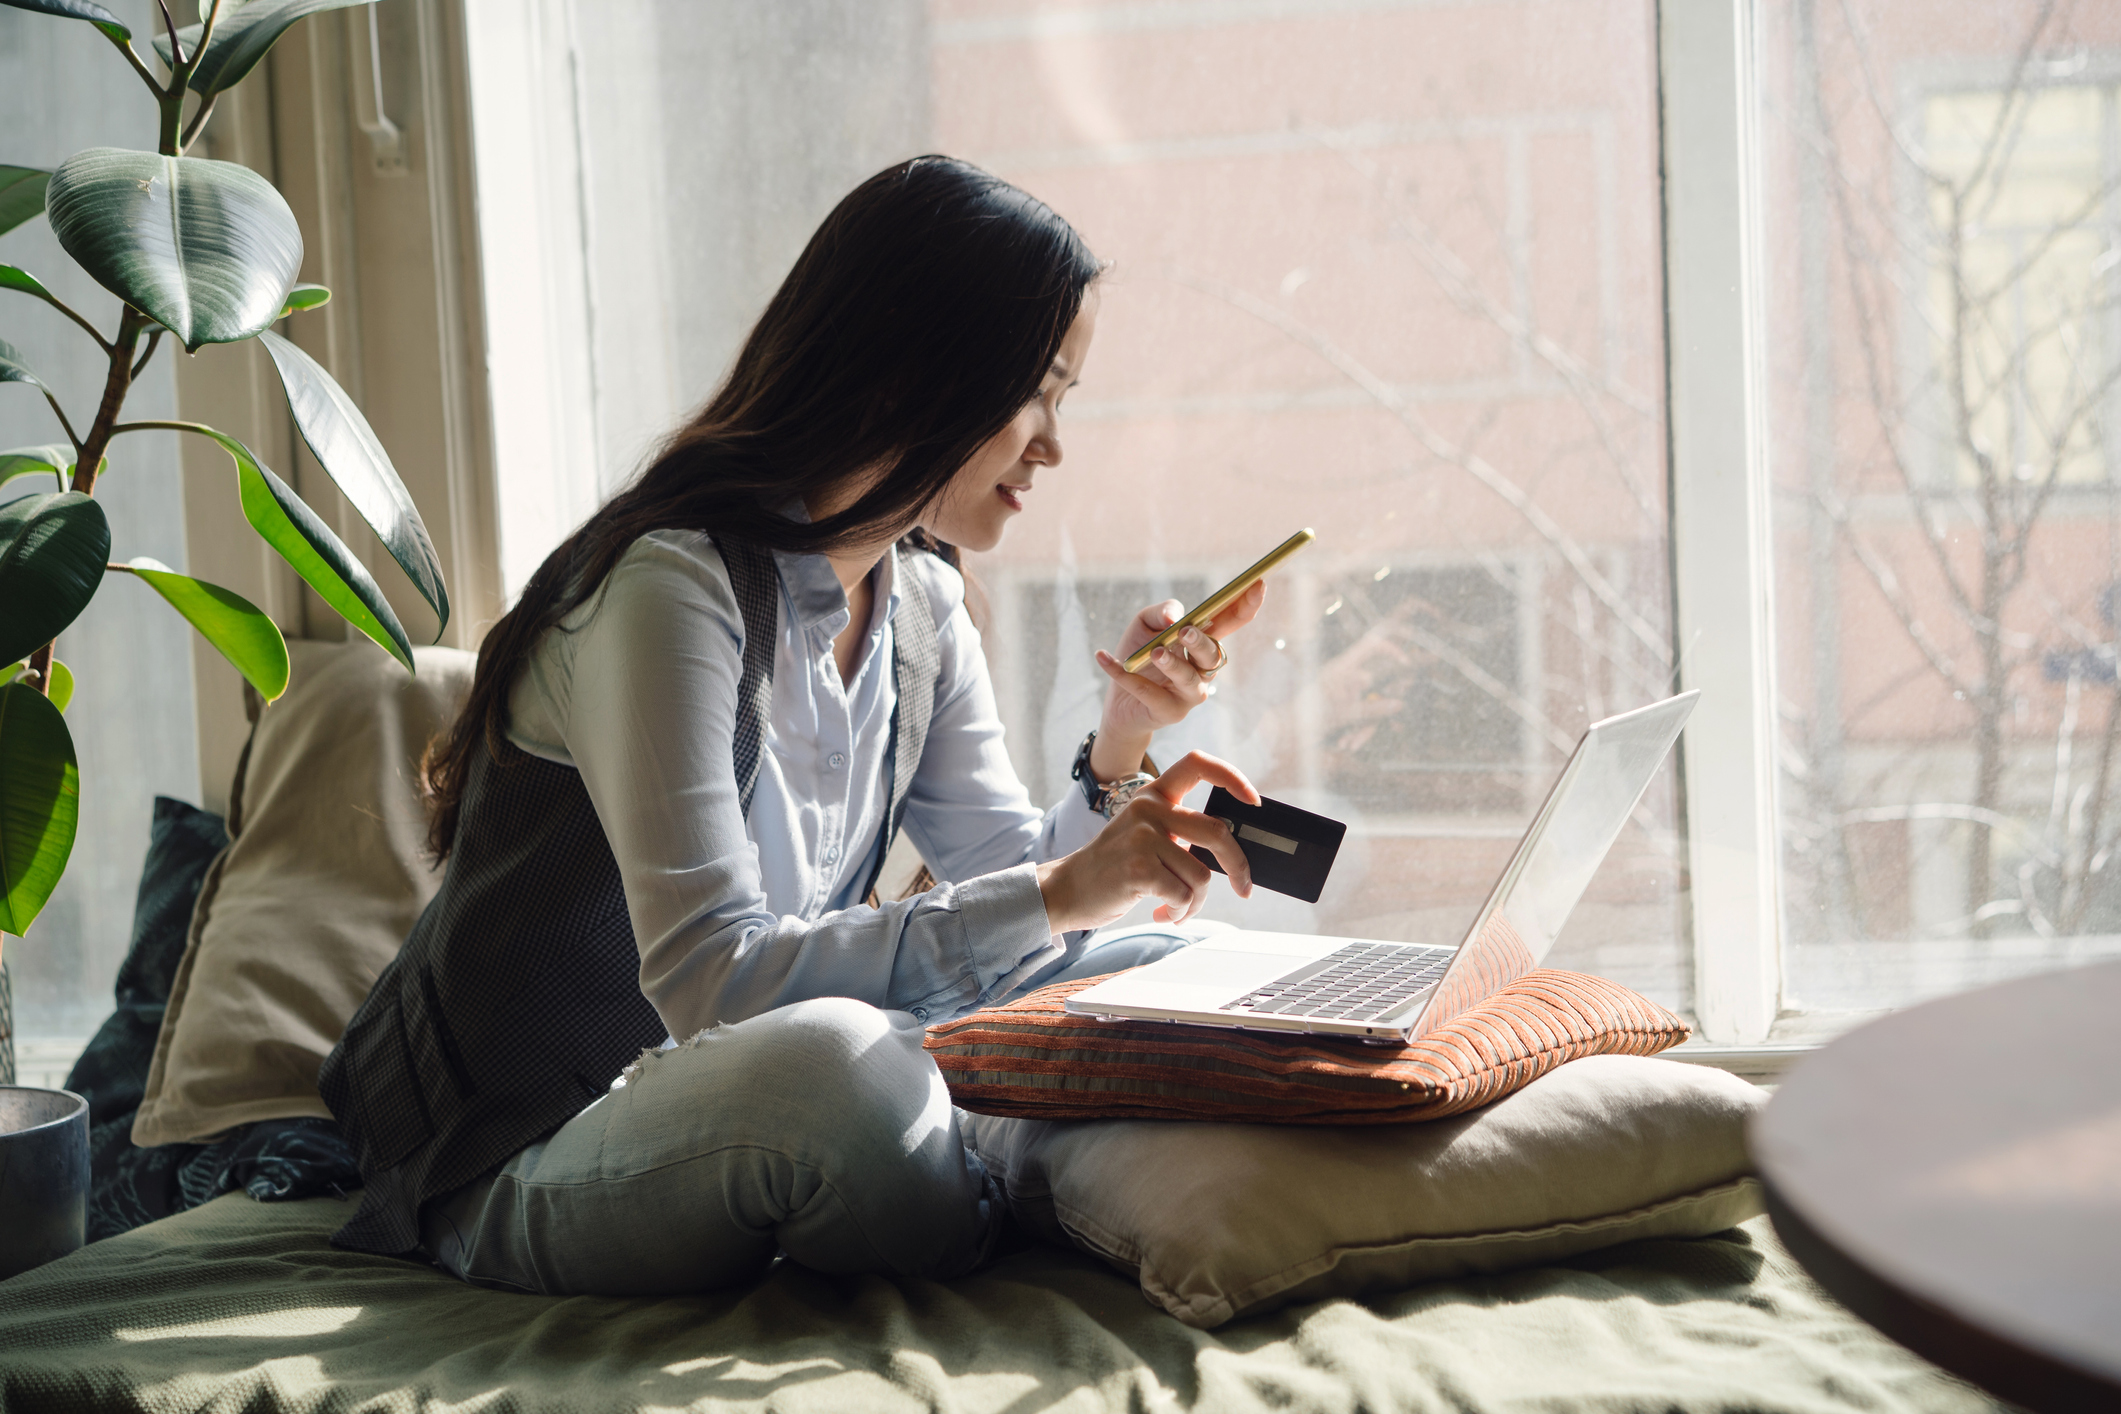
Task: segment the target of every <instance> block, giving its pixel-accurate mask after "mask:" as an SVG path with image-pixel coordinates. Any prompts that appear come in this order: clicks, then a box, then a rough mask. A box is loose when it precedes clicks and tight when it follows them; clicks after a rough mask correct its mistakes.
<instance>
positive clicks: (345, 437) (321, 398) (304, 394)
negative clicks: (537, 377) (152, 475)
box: [258, 329, 449, 638]
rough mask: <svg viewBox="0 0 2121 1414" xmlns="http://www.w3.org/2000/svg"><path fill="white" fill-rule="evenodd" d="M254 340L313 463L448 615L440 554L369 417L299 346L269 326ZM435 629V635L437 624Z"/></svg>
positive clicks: (424, 596)
mask: <svg viewBox="0 0 2121 1414" xmlns="http://www.w3.org/2000/svg"><path fill="white" fill-rule="evenodd" d="M258 342H260V343H262V344H264V345H265V351H266V352H267V353H269V354H271V355H272V361H273V367H275V368H277V369H279V370H280V382H281V383H282V384H283V385H285V387H286V389H287V406H288V408H289V409H290V410H291V411H293V413H294V415H295V426H296V427H298V428H300V429H301V432H302V440H303V441H305V442H307V443H308V444H309V450H310V451H312V452H314V453H316V457H317V462H318V464H319V465H320V466H322V467H323V468H324V470H325V472H326V474H327V475H329V476H330V477H331V479H332V480H333V481H335V482H337V483H338V486H339V489H340V490H341V491H344V492H345V493H346V499H347V500H349V501H351V502H353V508H354V509H355V510H357V511H359V512H360V513H361V519H363V520H365V521H367V522H368V523H369V525H370V526H371V527H373V528H374V530H375V532H376V535H377V537H378V538H379V539H381V540H382V542H383V547H384V548H385V549H387V550H389V551H390V557H391V558H392V559H394V560H396V561H397V562H398V564H399V565H400V566H401V567H402V568H403V569H404V571H405V577H406V578H407V579H409V580H411V581H412V587H413V588H415V589H417V590H419V591H420V597H421V598H422V599H425V600H426V601H427V603H428V605H429V607H431V608H432V609H433V610H434V611H435V616H436V617H437V618H438V619H440V620H441V622H442V623H444V624H446V623H448V622H449V590H448V589H447V588H446V587H445V586H444V585H443V583H442V559H441V556H439V555H437V554H436V553H435V547H434V541H433V540H431V539H430V538H428V534H427V527H426V525H425V524H423V523H422V522H421V520H420V508H419V507H418V506H415V505H414V504H413V503H412V496H411V494H410V493H409V492H407V491H406V489H405V483H404V482H402V481H400V480H399V479H398V469H397V468H396V467H394V466H392V465H391V464H390V454H389V453H388V452H386V451H384V450H383V444H382V443H381V442H380V441H378V440H377V439H376V434H375V431H374V430H373V429H372V428H370V427H369V425H368V419H367V418H365V417H363V416H362V415H361V409H359V408H358V407H355V406H354V400H353V399H352V398H349V397H347V396H346V390H345V389H343V388H341V387H340V386H339V384H338V382H337V380H335V379H334V378H333V377H332V376H331V375H330V374H329V373H327V372H325V371H324V366H323V365H322V364H320V363H318V362H317V361H316V360H315V359H313V358H311V357H310V356H309V355H308V354H306V353H304V352H303V351H302V350H301V349H300V348H299V347H297V346H296V345H294V344H292V343H290V342H288V341H287V340H286V339H283V338H281V337H280V336H279V335H278V334H275V333H273V332H272V331H271V330H270V329H268V330H266V331H265V332H264V333H263V334H260V335H259V336H258ZM436 637H438V638H439V637H440V629H439V628H437V630H436Z"/></svg>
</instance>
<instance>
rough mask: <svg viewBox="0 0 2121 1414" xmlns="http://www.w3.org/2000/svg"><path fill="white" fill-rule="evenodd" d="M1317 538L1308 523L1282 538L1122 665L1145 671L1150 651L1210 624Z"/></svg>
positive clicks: (1138, 649) (1140, 648) (1134, 652)
mask: <svg viewBox="0 0 2121 1414" xmlns="http://www.w3.org/2000/svg"><path fill="white" fill-rule="evenodd" d="M1317 538H1318V537H1317V536H1316V535H1313V534H1312V533H1311V530H1310V527H1308V526H1306V527H1305V528H1304V529H1302V530H1299V531H1297V532H1296V533H1295V534H1294V535H1292V536H1290V537H1289V538H1288V539H1287V540H1284V541H1282V542H1281V544H1279V545H1277V546H1275V547H1274V548H1273V549H1272V550H1270V551H1268V552H1267V554H1266V556H1265V557H1264V558H1262V559H1261V560H1260V562H1259V563H1258V564H1256V565H1254V566H1252V568H1250V569H1248V570H1246V571H1245V572H1244V573H1243V574H1241V575H1239V576H1238V577H1237V578H1235V579H1233V580H1231V581H1230V582H1229V583H1228V584H1226V585H1224V586H1223V587H1222V588H1220V589H1218V590H1216V591H1215V592H1214V593H1213V594H1210V595H1209V596H1208V597H1207V598H1205V599H1203V600H1201V601H1200V602H1199V603H1198V604H1195V605H1194V606H1193V607H1192V608H1191V609H1189V610H1187V611H1186V613H1185V614H1184V615H1183V616H1182V617H1181V618H1180V619H1179V620H1178V622H1177V623H1175V624H1172V625H1171V626H1170V627H1169V628H1167V629H1165V630H1164V631H1163V632H1162V633H1159V634H1158V635H1156V637H1154V638H1152V639H1150V640H1149V641H1148V642H1147V643H1144V644H1143V645H1142V646H1141V647H1139V648H1137V649H1135V650H1134V651H1133V652H1132V653H1129V654H1128V655H1127V661H1126V662H1125V663H1123V664H1121V666H1122V667H1124V668H1125V669H1126V670H1127V671H1128V672H1130V673H1138V672H1140V671H1141V670H1142V667H1143V665H1144V664H1146V663H1147V662H1148V661H1149V655H1150V654H1151V653H1154V652H1155V651H1156V650H1157V649H1159V648H1163V647H1167V646H1169V644H1170V642H1171V640H1172V639H1174V638H1176V637H1178V635H1180V634H1181V633H1184V632H1185V631H1186V630H1187V629H1189V628H1197V627H1199V626H1200V625H1202V624H1205V623H1207V622H1208V621H1209V620H1210V619H1213V618H1214V617H1215V616H1216V615H1217V614H1219V613H1221V612H1222V611H1223V610H1225V609H1227V608H1229V607H1230V604H1231V601H1233V600H1234V599H1236V598H1237V596H1238V595H1240V594H1242V593H1244V592H1245V591H1246V590H1247V589H1250V588H1251V587H1252V585H1253V583H1254V581H1256V580H1262V579H1265V578H1266V577H1267V576H1268V575H1269V574H1270V573H1272V572H1273V571H1274V570H1275V569H1276V568H1277V567H1278V566H1279V565H1280V564H1281V562H1282V561H1283V560H1286V559H1288V558H1289V556H1291V555H1293V554H1295V553H1296V552H1297V551H1298V550H1301V549H1303V547H1304V546H1306V545H1308V544H1310V543H1311V542H1312V541H1313V540H1316V539H1317Z"/></svg>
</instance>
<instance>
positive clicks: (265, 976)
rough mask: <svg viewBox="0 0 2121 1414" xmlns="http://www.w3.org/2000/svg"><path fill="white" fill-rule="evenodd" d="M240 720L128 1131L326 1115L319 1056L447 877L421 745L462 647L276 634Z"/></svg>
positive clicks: (141, 1138)
mask: <svg viewBox="0 0 2121 1414" xmlns="http://www.w3.org/2000/svg"><path fill="white" fill-rule="evenodd" d="M287 646H288V651H289V653H290V655H291V656H292V658H293V660H294V673H293V677H292V679H291V681H290V684H289V686H288V689H287V692H286V694H285V695H284V696H283V697H281V699H280V700H279V701H278V702H276V703H274V704H273V705H272V706H270V707H268V708H266V709H265V711H264V713H263V714H262V715H261V717H260V718H259V721H258V724H257V727H256V728H255V729H254V730H253V732H252V733H251V741H250V747H249V750H248V752H247V757H246V765H245V766H244V768H243V769H242V770H241V771H240V772H239V773H238V781H237V798H236V799H235V800H232V801H231V807H232V808H231V811H230V817H231V822H232V823H234V824H235V825H236V826H237V832H236V834H235V839H234V841H233V842H232V843H231V844H230V845H229V847H228V848H227V849H226V850H225V851H223V852H222V854H221V855H220V857H219V858H217V859H216V860H215V861H214V863H213V866H212V868H211V869H210V870H209V871H208V872H207V876H206V882H205V884H204V886H203V887H202V888H201V889H200V892H199V903H198V907H197V908H196V909H195V910H194V912H193V914H192V921H191V932H190V936H189V938H188V940H187V942H186V944H185V949H184V959H183V961H182V962H180V963H179V964H178V966H177V976H176V982H175V984H174V985H173V986H172V988H171V990H170V998H169V1009H168V1011H167V1012H165V1013H164V1015H163V1018H162V1031H161V1034H160V1036H159V1037H158V1038H157V1040H156V1042H155V1058H154V1062H153V1065H152V1066H151V1068H150V1069H149V1071H148V1074H147V1097H146V1098H145V1099H144V1100H142V1101H141V1103H140V1110H139V1113H138V1115H137V1116H135V1117H134V1120H133V1142H134V1143H135V1144H173V1143H178V1142H191V1143H199V1142H203V1141H206V1140H209V1139H211V1138H213V1137H214V1136H216V1135H218V1134H220V1133H222V1132H223V1131H225V1130H228V1129H230V1128H232V1127H234V1126H236V1125H239V1124H249V1123H252V1122H254V1121H256V1120H261V1119H285V1118H292V1117H295V1116H299V1115H316V1116H320V1117H321V1116H328V1115H329V1114H330V1113H331V1112H330V1111H329V1110H328V1109H326V1108H325V1106H324V1101H323V1099H322V1098H321V1097H319V1096H318V1094H317V1068H318V1067H319V1066H320V1065H322V1064H323V1062H324V1057H325V1056H326V1055H327V1054H328V1053H329V1052H330V1050H331V1048H332V1047H333V1046H334V1045H335V1044H337V1042H338V1039H339V1036H340V1033H342V1032H343V1031H344V1030H345V1029H346V1022H347V1020H348V1018H350V1017H351V1016H352V1015H353V1013H354V1008H356V1007H358V1006H359V1005H360V1004H361V999H362V998H364V997H366V996H367V995H368V989H369V987H370V986H372V985H373V984H374V982H375V980H376V976H377V974H378V973H380V972H381V971H382V970H383V967H384V965H385V964H386V963H388V962H389V961H390V960H391V958H393V957H395V956H396V955H397V952H398V949H399V947H400V946H402V945H403V943H404V941H405V937H406V935H407V934H408V933H409V932H411V930H412V925H413V921H414V920H415V919H416V918H418V917H419V914H420V910H421V909H423V908H425V907H426V906H427V901H428V900H429V899H431V898H433V897H434V893H435V890H436V888H438V887H439V886H440V884H441V874H440V872H439V871H437V870H434V869H431V868H430V867H429V865H428V862H427V860H426V858H425V856H424V854H423V853H422V847H423V843H424V841H425V838H426V832H427V820H426V814H425V812H424V809H423V807H422V806H421V803H420V799H419V793H418V789H417V786H416V781H417V779H418V776H417V772H418V767H419V760H420V755H421V753H422V752H423V751H424V750H425V749H426V746H427V742H428V740H429V738H430V737H432V736H433V735H434V734H435V733H436V732H437V731H439V730H440V729H441V728H442V727H443V726H444V725H446V724H447V723H448V721H449V720H450V718H451V717H453V716H454V715H455V713H456V710H457V707H458V704H460V703H461V702H462V701H463V699H464V697H465V695H466V694H467V693H468V692H469V691H470V690H471V675H472V669H473V666H474V663H475V661H476V660H475V659H474V657H473V655H472V654H470V653H467V652H464V651H462V650H460V649H455V648H417V649H414V650H413V659H414V662H415V663H416V664H417V665H418V668H419V672H418V675H417V676H408V675H407V674H406V672H405V669H404V668H403V667H401V666H400V665H399V664H398V663H397V662H396V661H395V660H393V659H392V658H391V657H390V656H389V655H388V654H386V653H384V652H383V651H382V650H381V649H380V648H377V647H375V646H374V645H373V644H370V643H369V642H367V641H366V640H356V641H354V642H351V643H311V642H294V643H290V644H288V645H287Z"/></svg>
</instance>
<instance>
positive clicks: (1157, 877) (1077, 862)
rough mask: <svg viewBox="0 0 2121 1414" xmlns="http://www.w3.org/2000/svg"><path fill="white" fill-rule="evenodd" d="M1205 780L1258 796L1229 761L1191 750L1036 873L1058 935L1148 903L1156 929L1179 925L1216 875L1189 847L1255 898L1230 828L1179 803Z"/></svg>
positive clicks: (1250, 799) (1254, 800)
mask: <svg viewBox="0 0 2121 1414" xmlns="http://www.w3.org/2000/svg"><path fill="white" fill-rule="evenodd" d="M1203 781H1206V782H1211V783H1213V784H1215V785H1219V786H1222V787H1223V788H1224V789H1226V790H1228V791H1229V792H1230V793H1231V794H1232V795H1234V796H1236V797H1237V798H1238V799H1240V800H1243V801H1245V802H1246V803H1247V804H1251V805H1257V804H1258V803H1259V792H1258V791H1256V790H1254V789H1252V783H1251V782H1250V781H1248V780H1246V779H1245V777H1244V773H1243V772H1241V771H1239V770H1238V769H1237V768H1236V767H1235V766H1232V765H1230V764H1229V763H1228V762H1227V761H1219V760H1217V759H1216V758H1215V757H1213V756H1209V755H1207V754H1206V753H1204V752H1199V751H1195V752H1191V753H1189V754H1188V755H1186V756H1185V757H1183V758H1181V759H1180V760H1178V761H1177V762H1174V763H1173V764H1172V766H1171V769H1170V770H1168V771H1166V772H1164V773H1163V774H1162V775H1161V776H1159V777H1157V778H1156V781H1155V783H1154V784H1153V785H1151V786H1150V787H1149V788H1148V789H1147V790H1144V791H1143V792H1142V793H1141V794H1140V795H1138V796H1136V797H1134V799H1133V801H1132V802H1131V803H1129V804H1128V806H1127V808H1126V809H1124V810H1122V811H1120V812H1119V814H1117V815H1115V816H1113V817H1112V823H1111V824H1109V825H1107V826H1105V828H1104V830H1103V831H1102V832H1101V833H1099V835H1098V837H1097V838H1096V839H1095V840H1093V841H1091V842H1090V843H1089V844H1087V845H1085V846H1083V847H1082V848H1081V849H1079V850H1077V851H1076V852H1075V853H1073V854H1071V855H1068V856H1066V857H1065V858H1062V859H1056V860H1054V861H1053V862H1052V863H1050V864H1041V865H1040V866H1039V868H1038V890H1039V893H1040V895H1041V896H1043V897H1044V899H1045V901H1046V918H1047V921H1048V923H1049V925H1050V926H1051V927H1052V929H1053V931H1054V932H1056V933H1072V932H1074V931H1075V930H1076V929H1078V928H1101V927H1103V926H1104V925H1105V924H1107V923H1110V922H1112V921H1113V920H1114V919H1116V918H1119V917H1121V916H1122V915H1123V914H1125V913H1126V911H1127V910H1128V909H1130V908H1132V907H1134V905H1135V904H1137V903H1139V902H1141V900H1143V899H1145V898H1151V897H1153V898H1155V899H1157V900H1159V902H1158V904H1157V907H1156V913H1155V918H1156V921H1157V922H1159V923H1183V922H1185V921H1186V920H1187V919H1188V918H1191V917H1192V916H1193V915H1194V914H1196V913H1198V912H1199V911H1200V908H1201V905H1202V904H1204V903H1206V902H1207V900H1208V880H1209V879H1211V878H1212V877H1214V871H1212V870H1211V869H1209V868H1208V866H1207V865H1205V864H1203V863H1201V862H1200V861H1199V860H1198V859H1195V858H1194V857H1193V856H1192V855H1191V854H1190V853H1188V852H1187V850H1186V845H1187V844H1188V843H1190V844H1197V845H1201V846H1203V847H1204V848H1206V849H1207V850H1208V851H1209V852H1210V853H1212V854H1213V855H1214V856H1215V858H1216V861H1217V862H1218V863H1220V864H1221V865H1222V867H1223V871H1224V872H1225V873H1227V874H1228V875H1229V876H1230V887H1232V888H1234V889H1236V890H1237V892H1238V895H1239V896H1240V897H1242V898H1250V897H1251V896H1252V866H1251V865H1250V863H1249V862H1247V861H1246V859H1245V853H1244V851H1243V850H1241V849H1239V848H1238V846H1237V841H1236V839H1235V838H1233V837H1232V836H1231V834H1230V831H1229V828H1228V827H1227V826H1225V825H1224V824H1223V823H1222V821H1220V820H1217V819H1216V818H1215V817H1214V816H1212V815H1203V814H1201V813H1200V812H1199V811H1197V810H1187V809H1186V808H1184V807H1183V806H1181V805H1180V804H1179V801H1181V800H1183V799H1184V798H1185V794H1186V792H1187V791H1189V790H1191V789H1193V787H1195V786H1197V785H1199V784H1201V783H1202V782H1203Z"/></svg>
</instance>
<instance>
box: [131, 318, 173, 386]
mask: <svg viewBox="0 0 2121 1414" xmlns="http://www.w3.org/2000/svg"><path fill="white" fill-rule="evenodd" d="M163 332H164V331H163V330H162V329H161V328H160V327H159V326H157V328H156V329H155V332H154V333H152V334H149V335H148V336H147V347H146V349H144V350H143V351H142V352H141V354H140V361H139V362H137V363H135V364H134V365H133V371H132V372H131V373H128V374H127V375H126V378H127V379H128V381H130V380H137V379H138V378H139V376H140V370H141V369H143V368H145V367H147V361H148V360H149V359H151V358H153V357H154V356H155V350H156V349H159V348H161V347H162V335H163Z"/></svg>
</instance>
